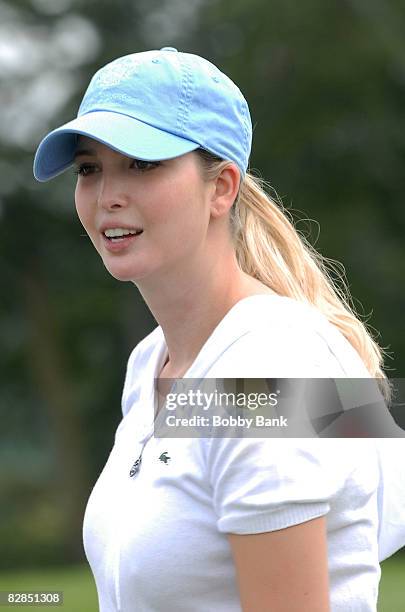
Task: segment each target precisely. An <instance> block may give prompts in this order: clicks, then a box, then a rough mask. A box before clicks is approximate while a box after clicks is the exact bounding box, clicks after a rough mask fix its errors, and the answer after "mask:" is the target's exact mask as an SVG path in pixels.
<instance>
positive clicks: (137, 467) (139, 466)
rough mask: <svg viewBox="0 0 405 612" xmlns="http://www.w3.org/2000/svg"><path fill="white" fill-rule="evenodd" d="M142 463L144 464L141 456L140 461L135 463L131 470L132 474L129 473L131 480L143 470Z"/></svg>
mask: <svg viewBox="0 0 405 612" xmlns="http://www.w3.org/2000/svg"><path fill="white" fill-rule="evenodd" d="M141 462H142V455H139V457H138V459H137V460H136V461H135V463H134V465H133V466H132V467H131V469H130V472H129V476H130V478H132V477H133V476H135V475H136V474H137V473H138V472H139V470H140V468H141Z"/></svg>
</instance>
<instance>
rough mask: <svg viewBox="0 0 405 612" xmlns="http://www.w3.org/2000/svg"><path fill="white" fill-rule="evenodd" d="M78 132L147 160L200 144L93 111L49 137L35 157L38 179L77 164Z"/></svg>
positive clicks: (174, 154) (181, 152) (129, 119)
mask: <svg viewBox="0 0 405 612" xmlns="http://www.w3.org/2000/svg"><path fill="white" fill-rule="evenodd" d="M78 135H83V136H88V137H89V138H93V139H94V140H97V141H99V142H101V143H103V144H105V145H107V146H108V147H111V148H112V149H114V150H116V151H118V152H120V153H123V154H124V155H127V156H128V157H134V158H137V159H142V160H145V161H159V160H163V159H171V158H173V157H179V156H180V155H185V154H186V153H190V151H194V150H195V149H198V147H199V146H200V145H199V144H197V143H195V142H193V141H191V140H186V139H185V138H181V137H180V136H176V135H174V134H171V133H169V132H165V131H163V130H160V129H158V128H155V127H153V126H151V125H148V124H147V123H143V122H142V121H139V120H138V119H134V118H133V117H129V116H127V115H122V114H119V113H113V112H108V111H97V112H92V113H88V114H86V115H82V116H80V117H77V119H73V121H70V122H69V123H66V124H65V125H62V126H61V127H60V128H57V129H56V130H53V131H52V132H50V133H49V134H48V135H47V136H45V138H44V139H43V140H42V142H41V143H40V145H39V146H38V149H37V152H36V154H35V159H34V176H35V178H36V179H37V180H38V181H41V182H44V181H48V180H49V179H51V178H53V177H54V176H57V175H58V174H61V173H62V172H64V171H65V170H66V169H67V168H69V166H71V165H72V164H73V161H74V154H75V151H76V146H77V136H78Z"/></svg>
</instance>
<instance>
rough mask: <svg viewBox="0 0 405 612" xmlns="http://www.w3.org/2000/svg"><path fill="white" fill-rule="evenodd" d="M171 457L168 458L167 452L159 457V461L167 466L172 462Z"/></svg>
mask: <svg viewBox="0 0 405 612" xmlns="http://www.w3.org/2000/svg"><path fill="white" fill-rule="evenodd" d="M170 459H171V457H169V456H168V454H167V451H165V452H164V453H162V454H161V455H160V457H159V461H163V463H165V464H166V465H167V462H168V461H170Z"/></svg>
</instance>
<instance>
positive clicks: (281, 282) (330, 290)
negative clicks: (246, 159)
mask: <svg viewBox="0 0 405 612" xmlns="http://www.w3.org/2000/svg"><path fill="white" fill-rule="evenodd" d="M198 153H199V156H200V158H201V160H202V162H203V166H204V169H205V174H206V176H207V178H212V177H213V176H215V175H218V174H219V172H221V170H222V168H223V167H224V166H225V165H227V164H228V163H229V162H224V161H222V160H220V159H218V158H216V157H215V156H213V155H211V154H210V153H208V152H206V151H204V150H201V149H199V150H198ZM265 186H266V184H265V182H264V181H262V180H261V179H259V178H257V177H255V176H253V175H252V174H249V173H247V174H246V176H245V178H244V179H243V180H242V182H241V186H240V190H239V194H238V198H237V200H236V202H235V204H234V206H233V207H232V209H231V219H230V220H231V229H232V234H233V238H234V242H235V249H236V256H237V260H238V263H239V266H240V268H241V269H242V270H243V271H244V272H246V273H247V274H249V275H250V276H252V277H254V278H256V279H258V280H259V281H261V282H262V283H264V284H265V285H266V286H268V287H269V288H271V289H272V290H273V291H274V292H275V293H277V294H279V295H283V296H287V297H291V298H294V299H296V300H300V301H302V302H307V303H309V304H312V305H313V306H315V307H316V308H318V309H319V310H320V311H321V312H322V313H323V314H324V315H325V316H326V317H327V318H328V320H329V321H330V322H331V323H332V324H333V325H335V326H336V327H337V328H338V329H339V330H340V331H341V333H342V334H343V335H344V336H345V338H346V339H347V340H348V341H349V342H350V344H351V345H352V346H353V347H354V348H355V350H356V351H357V352H358V354H359V355H360V357H361V359H362V360H363V362H364V364H365V366H366V368H367V370H368V371H369V373H370V376H371V377H373V378H377V379H378V384H379V387H380V390H381V392H382V394H383V396H384V398H385V400H386V401H387V402H389V401H390V400H391V395H392V387H391V383H390V382H389V380H388V379H387V377H386V375H385V373H384V372H383V352H384V351H383V349H382V348H380V347H379V345H378V344H377V342H376V341H375V340H374V339H373V337H372V335H371V331H369V330H368V329H367V327H366V323H363V322H362V321H361V320H360V318H359V317H360V315H358V314H357V313H356V311H355V309H354V307H353V305H351V304H350V303H349V302H351V301H352V299H351V296H350V292H349V289H348V287H347V285H346V282H345V279H344V268H343V266H341V264H338V262H334V261H333V260H330V259H328V258H326V257H323V256H322V255H321V254H320V253H318V252H317V251H316V250H315V249H314V247H313V246H312V245H311V244H310V243H309V242H308V241H307V239H306V238H305V237H304V236H302V235H301V234H300V233H299V232H298V231H297V230H296V228H295V227H294V221H293V219H292V217H291V218H289V217H290V213H289V211H287V210H285V208H284V207H283V205H282V204H281V203H280V202H277V203H276V202H275V201H274V200H273V199H272V198H271V197H270V196H269V195H268V194H267V193H266V191H265ZM339 267H341V271H340V272H339V270H338V269H339ZM330 271H331V272H333V273H334V274H335V275H337V276H338V277H339V283H340V285H341V286H339V285H338V284H337V282H336V281H334V280H333V279H332V276H331V272H330Z"/></svg>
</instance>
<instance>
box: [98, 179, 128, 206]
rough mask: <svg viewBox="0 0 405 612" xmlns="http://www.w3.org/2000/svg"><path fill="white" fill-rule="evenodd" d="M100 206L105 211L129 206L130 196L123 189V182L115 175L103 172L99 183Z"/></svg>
mask: <svg viewBox="0 0 405 612" xmlns="http://www.w3.org/2000/svg"><path fill="white" fill-rule="evenodd" d="M98 205H99V206H100V208H104V209H105V210H114V209H120V208H123V207H126V206H128V195H127V194H126V193H125V191H124V189H123V185H122V181H120V180H119V179H118V177H116V176H114V175H113V174H110V173H107V172H103V175H102V178H101V181H100V183H99V192H98Z"/></svg>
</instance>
